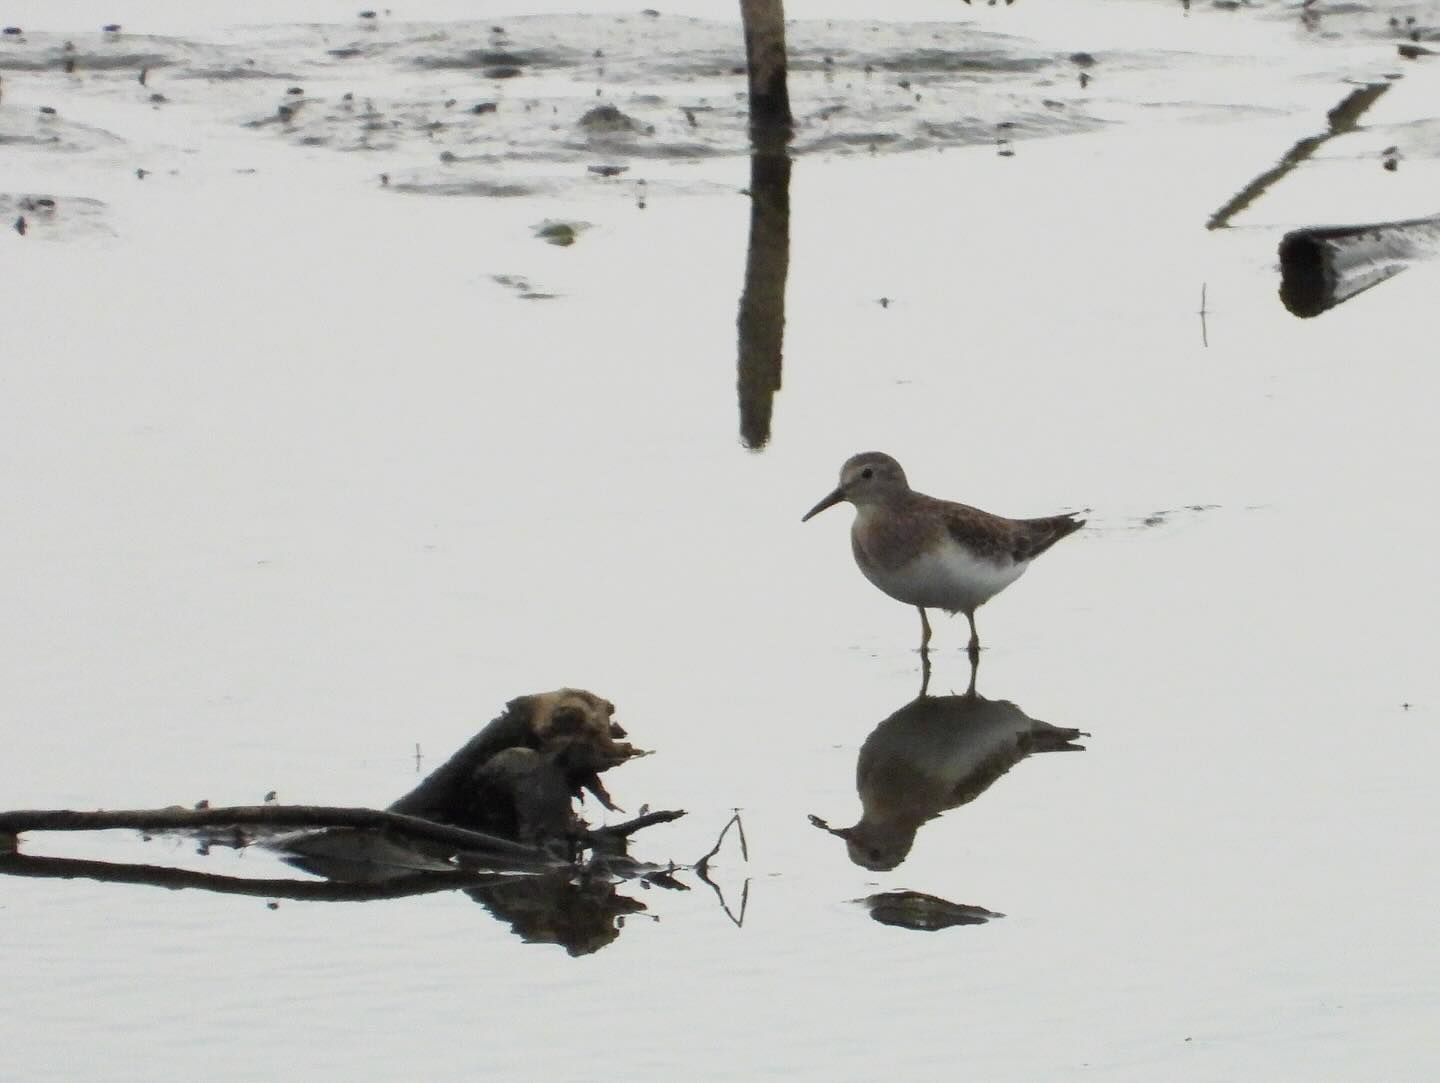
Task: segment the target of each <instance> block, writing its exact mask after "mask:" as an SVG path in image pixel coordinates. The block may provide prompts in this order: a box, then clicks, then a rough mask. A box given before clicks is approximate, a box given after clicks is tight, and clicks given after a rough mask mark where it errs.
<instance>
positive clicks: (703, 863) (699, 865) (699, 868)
mask: <svg viewBox="0 0 1440 1083" xmlns="http://www.w3.org/2000/svg"><path fill="white" fill-rule="evenodd" d="M731 826H734V827H735V828H737V829H738V831H739V834H740V856H741V857H743V858H744V859H745V860H746V861H749V860H750V848H749V847H748V846H747V845H746V844H745V825H744V824H742V823H741V822H740V810H739V809H736V810H735V814H734V815H733V816H731V817H730V819H729V821H728V822H727V823H726V824H725V826H724V827H722V828H721V829H720V837H719V838H717V839H716V840H715V845H714V846H712V847H710V852H709V853H708V854H706V855H705V856H704V857H702V858H701V859H700V860H699V861H697V862H695V871H696V872H698V873H699V874H700V878H701V879H704V878H705V873H706V872H707V871H708V870H709V868H710V859H711V858H712V857H714V856H715V855H716V854H718V853H719V852H720V844H721V843H722V842H724V841H725V836H726V835H728V834H729V833H730V828H731Z"/></svg>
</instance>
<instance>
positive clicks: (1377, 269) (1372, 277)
mask: <svg viewBox="0 0 1440 1083" xmlns="http://www.w3.org/2000/svg"><path fill="white" fill-rule="evenodd" d="M1437 251H1440V215H1432V216H1430V217H1429V218H1408V219H1404V220H1402V221H1396V222H1376V223H1372V224H1370V225H1362V226H1314V227H1307V228H1305V229H1296V230H1292V231H1290V232H1289V233H1287V234H1285V236H1284V237H1282V238H1281V239H1280V300H1281V302H1282V303H1283V304H1284V305H1285V307H1286V308H1287V309H1289V310H1290V312H1291V313H1293V314H1294V315H1296V316H1299V317H1301V318H1309V317H1311V316H1318V315H1320V313H1322V312H1324V311H1326V310H1327V309H1331V308H1334V307H1335V306H1336V305H1338V304H1340V303H1341V302H1343V301H1348V300H1349V299H1350V298H1351V297H1354V296H1355V295H1356V294H1357V293H1363V292H1364V291H1365V290H1368V289H1369V288H1370V287H1372V286H1378V285H1379V284H1380V283H1381V282H1384V281H1385V280H1386V279H1387V278H1393V277H1394V276H1395V275H1397V274H1399V273H1400V272H1401V271H1403V270H1405V269H1406V268H1407V267H1409V266H1410V265H1411V264H1412V263H1414V262H1415V261H1417V260H1421V259H1426V258H1428V257H1430V256H1433V255H1434V254H1435V253H1436V252H1437Z"/></svg>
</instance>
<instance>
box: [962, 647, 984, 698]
mask: <svg viewBox="0 0 1440 1083" xmlns="http://www.w3.org/2000/svg"><path fill="white" fill-rule="evenodd" d="M979 677H980V655H979V654H972V655H971V656H970V687H969V688H967V689H965V694H966V695H967V696H973V695H974V694H975V682H976V680H977V679H979Z"/></svg>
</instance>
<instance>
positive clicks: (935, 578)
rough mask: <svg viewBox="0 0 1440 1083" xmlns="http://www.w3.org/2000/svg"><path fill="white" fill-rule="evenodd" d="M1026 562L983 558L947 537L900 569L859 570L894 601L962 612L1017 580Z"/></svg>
mask: <svg viewBox="0 0 1440 1083" xmlns="http://www.w3.org/2000/svg"><path fill="white" fill-rule="evenodd" d="M1029 564H1030V562H1029V561H1021V562H1015V561H1006V562H1004V563H1003V564H997V563H995V562H994V561H993V560H984V559H982V558H978V557H975V556H972V555H971V553H970V552H969V551H968V550H966V549H965V548H963V547H961V546H960V545H957V544H956V543H955V542H953V541H951V540H950V539H948V538H947V539H945V542H944V545H943V546H942V547H941V548H939V549H934V550H930V551H927V552H924V553H921V554H920V555H919V556H918V557H916V558H915V559H914V560H912V561H910V563H908V564H905V565H903V566H902V567H900V568H896V569H893V570H886V569H883V568H865V567H862V568H861V569H860V570H861V571H862V572H864V573H865V577H866V578H867V579H869V580H870V582H872V583H874V584H875V585H876V586H877V587H879V588H880V589H881V590H883V591H884V592H885V593H886V594H888V595H890V597H892V598H894V599H896V600H897V601H901V602H905V603H907V604H909V605H918V606H924V607H925V608H926V609H948V610H949V611H950V612H952V613H964V612H973V611H974V609H975V608H976V606H980V605H984V604H985V603H986V602H988V601H989V600H990V599H991V598H993V597H994V596H995V595H997V594H999V593H1000V592H1001V591H1002V590H1004V589H1005V588H1006V587H1008V586H1009V585H1010V584H1011V583H1013V582H1015V580H1017V579H1019V578H1020V576H1021V574H1022V573H1023V572H1024V571H1025V569H1026V568H1027V567H1029Z"/></svg>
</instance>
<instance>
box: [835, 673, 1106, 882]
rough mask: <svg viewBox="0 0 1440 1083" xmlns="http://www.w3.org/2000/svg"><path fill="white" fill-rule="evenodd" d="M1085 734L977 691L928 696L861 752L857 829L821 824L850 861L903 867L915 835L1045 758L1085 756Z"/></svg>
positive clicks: (885, 725)
mask: <svg viewBox="0 0 1440 1083" xmlns="http://www.w3.org/2000/svg"><path fill="white" fill-rule="evenodd" d="M1083 736H1086V735H1085V734H1083V733H1081V732H1080V731H1079V730H1077V729H1070V728H1068V727H1064V726H1053V725H1051V724H1050V723H1049V722H1042V721H1040V720H1039V719H1037V718H1031V717H1030V716H1029V715H1027V714H1026V713H1025V712H1024V711H1023V710H1021V709H1020V708H1019V707H1018V706H1016V705H1015V704H1014V703H1011V702H1010V701H1008V700H1001V699H986V698H985V697H984V696H982V695H980V694H979V693H977V692H976V691H975V686H974V672H973V670H972V675H971V686H970V689H969V690H968V691H967V692H966V693H965V694H964V695H960V696H931V695H927V694H925V693H924V692H923V691H922V693H921V694H920V695H919V696H918V697H916V698H915V699H914V700H911V701H910V702H909V703H907V704H905V706H903V707H901V708H900V709H899V710H898V711H896V712H895V713H894V714H892V715H891V716H890V717H889V718H887V719H885V720H884V721H883V722H881V723H880V724H879V725H878V726H876V727H875V729H874V731H873V732H872V733H871V734H870V736H869V737H867V738H866V739H865V743H864V744H863V745H862V746H861V747H860V757H859V761H858V763H857V764H856V767H855V788H856V790H857V791H858V792H859V796H860V806H861V816H860V820H859V822H858V823H856V824H855V825H854V826H852V827H844V828H835V827H831V826H830V825H829V824H827V823H826V822H825V821H824V820H821V819H820V818H819V817H817V816H812V817H811V818H810V820H811V823H813V824H815V826H817V827H820V828H822V829H823V830H825V831H828V832H829V833H830V834H832V835H835V836H836V837H837V838H841V839H844V840H845V848H846V851H847V852H848V854H849V855H850V860H851V861H853V862H855V864H857V865H861V866H863V867H865V868H867V869H871V870H874V871H876V872H886V871H889V870H890V869H894V868H896V867H897V866H898V865H900V863H901V862H903V861H904V860H905V858H906V857H907V856H909V854H910V849H911V847H912V846H913V845H914V844H915V835H916V833H917V832H918V831H919V830H920V828H921V827H923V826H924V825H925V824H926V823H928V822H929V821H931V820H933V819H935V818H936V817H937V816H939V815H940V814H941V813H943V812H945V811H947V810H949V809H953V808H958V807H960V806H961V805H964V804H968V803H969V802H971V801H973V800H975V799H976V798H977V797H979V796H980V795H981V794H982V793H984V792H985V791H986V790H988V789H989V788H990V787H991V786H992V785H993V784H994V783H995V781H996V780H997V779H999V778H1000V776H1002V775H1003V774H1005V773H1006V772H1007V771H1009V770H1010V769H1011V768H1012V767H1014V766H1015V765H1016V764H1017V763H1019V762H1020V761H1021V760H1023V759H1025V758H1026V757H1027V756H1030V755H1032V754H1034V753H1037V752H1078V751H1083V750H1084V746H1083V745H1079V744H1076V743H1075V742H1076V741H1078V740H1079V739H1080V738H1081V737H1083Z"/></svg>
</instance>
